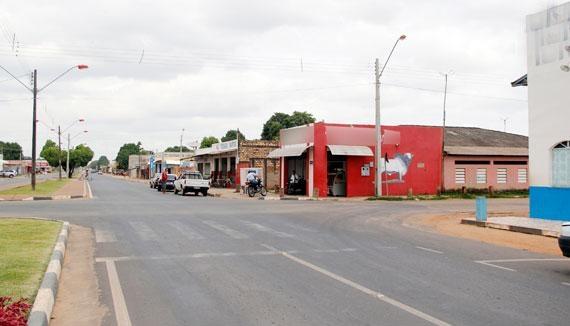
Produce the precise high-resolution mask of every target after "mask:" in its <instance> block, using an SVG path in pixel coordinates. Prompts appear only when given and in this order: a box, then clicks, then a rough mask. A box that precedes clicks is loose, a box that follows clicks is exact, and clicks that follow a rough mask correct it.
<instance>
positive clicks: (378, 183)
mask: <svg viewBox="0 0 570 326" xmlns="http://www.w3.org/2000/svg"><path fill="white" fill-rule="evenodd" d="M374 75H375V86H376V96H375V99H374V104H375V109H376V110H375V112H376V113H375V117H376V123H375V128H374V134H375V135H376V138H375V140H376V143H375V144H376V150H375V151H374V152H375V155H374V156H375V158H374V189H375V195H376V197H380V196H382V180H381V177H380V175H381V170H380V158H381V157H382V139H381V138H382V136H381V134H380V132H381V129H380V61H379V60H378V58H376V61H375V63H374Z"/></svg>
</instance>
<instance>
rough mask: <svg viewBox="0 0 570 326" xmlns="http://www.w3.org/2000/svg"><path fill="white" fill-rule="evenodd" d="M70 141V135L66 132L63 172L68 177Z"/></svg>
mask: <svg viewBox="0 0 570 326" xmlns="http://www.w3.org/2000/svg"><path fill="white" fill-rule="evenodd" d="M70 142H71V135H70V134H69V133H67V160H66V161H65V174H66V175H67V178H68V179H69V177H70V176H69V143H70Z"/></svg>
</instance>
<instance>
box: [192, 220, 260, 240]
mask: <svg viewBox="0 0 570 326" xmlns="http://www.w3.org/2000/svg"><path fill="white" fill-rule="evenodd" d="M202 223H204V224H206V225H208V226H210V227H212V228H214V229H216V230H218V231H221V232H223V233H225V234H226V235H228V236H230V237H232V238H234V239H248V238H249V237H248V236H247V235H245V234H243V233H241V232H239V231H236V230H234V229H230V228H229V227H227V226H225V225H222V224H219V223H217V222H215V221H202Z"/></svg>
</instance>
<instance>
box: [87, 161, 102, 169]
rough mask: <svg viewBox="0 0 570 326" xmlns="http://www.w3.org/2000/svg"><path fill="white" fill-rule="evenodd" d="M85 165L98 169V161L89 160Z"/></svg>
mask: <svg viewBox="0 0 570 326" xmlns="http://www.w3.org/2000/svg"><path fill="white" fill-rule="evenodd" d="M87 167H88V168H90V169H99V161H91V163H89V165H87Z"/></svg>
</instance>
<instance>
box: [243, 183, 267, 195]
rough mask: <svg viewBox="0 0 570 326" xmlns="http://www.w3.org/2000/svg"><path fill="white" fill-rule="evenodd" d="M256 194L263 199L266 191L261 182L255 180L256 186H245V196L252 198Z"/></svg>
mask: <svg viewBox="0 0 570 326" xmlns="http://www.w3.org/2000/svg"><path fill="white" fill-rule="evenodd" d="M257 193H259V194H261V195H262V196H263V197H265V196H266V195H267V189H265V186H264V185H263V183H262V182H261V180H257V186H254V185H252V184H248V186H247V194H248V195H249V197H254V196H255V194H257Z"/></svg>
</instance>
